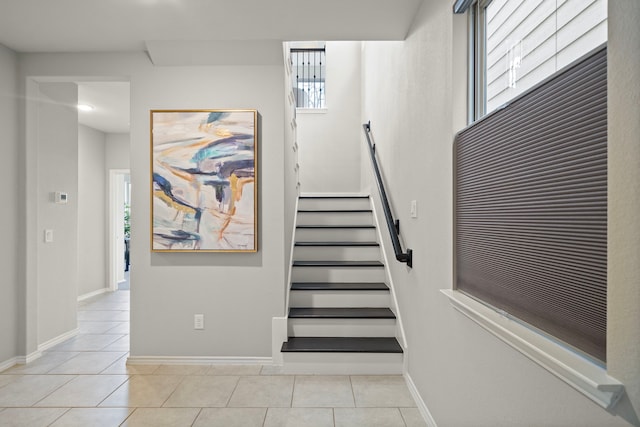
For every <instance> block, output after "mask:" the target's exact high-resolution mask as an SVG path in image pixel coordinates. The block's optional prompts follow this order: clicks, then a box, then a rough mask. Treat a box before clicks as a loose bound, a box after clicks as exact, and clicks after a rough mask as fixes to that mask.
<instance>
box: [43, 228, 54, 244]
mask: <svg viewBox="0 0 640 427" xmlns="http://www.w3.org/2000/svg"><path fill="white" fill-rule="evenodd" d="M44 242H45V243H51V242H53V230H44Z"/></svg>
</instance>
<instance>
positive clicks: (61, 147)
mask: <svg viewBox="0 0 640 427" xmlns="http://www.w3.org/2000/svg"><path fill="white" fill-rule="evenodd" d="M39 100H40V102H39V108H38V117H37V127H38V139H37V164H38V166H37V168H38V170H37V183H38V192H37V218H38V219H37V223H38V225H37V232H36V235H37V236H38V237H39V239H38V246H37V248H38V249H37V261H38V269H37V275H38V291H37V294H38V320H37V321H38V344H39V345H40V344H44V343H47V342H48V341H50V340H52V339H55V338H57V337H59V336H61V335H63V334H65V333H67V332H69V331H72V330H74V329H75V328H76V327H77V321H76V318H77V313H76V305H77V295H78V294H77V292H78V111H77V110H76V108H75V105H76V104H77V103H78V88H77V86H76V85H75V84H74V83H41V84H40V98H39ZM56 191H60V192H66V193H67V194H68V202H67V203H66V204H58V203H55V202H54V194H55V192H56ZM45 229H49V230H53V241H52V242H50V243H45V241H44V230H45Z"/></svg>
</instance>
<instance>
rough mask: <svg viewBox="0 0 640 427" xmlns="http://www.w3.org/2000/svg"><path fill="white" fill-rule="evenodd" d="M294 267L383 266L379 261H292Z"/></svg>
mask: <svg viewBox="0 0 640 427" xmlns="http://www.w3.org/2000/svg"><path fill="white" fill-rule="evenodd" d="M293 266H294V267H384V264H383V263H381V262H380V261H293Z"/></svg>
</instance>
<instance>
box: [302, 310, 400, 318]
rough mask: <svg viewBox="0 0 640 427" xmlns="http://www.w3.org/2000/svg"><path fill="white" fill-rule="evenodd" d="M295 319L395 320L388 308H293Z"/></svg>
mask: <svg viewBox="0 0 640 427" xmlns="http://www.w3.org/2000/svg"><path fill="white" fill-rule="evenodd" d="M289 318H293V319H395V318H396V315H395V314H393V311H391V310H389V309H388V308H386V307H308V308H306V307H292V308H290V309H289Z"/></svg>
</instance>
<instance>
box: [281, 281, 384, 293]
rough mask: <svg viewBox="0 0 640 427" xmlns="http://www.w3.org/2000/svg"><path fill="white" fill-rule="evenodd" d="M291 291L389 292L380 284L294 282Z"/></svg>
mask: <svg viewBox="0 0 640 427" xmlns="http://www.w3.org/2000/svg"><path fill="white" fill-rule="evenodd" d="M291 290H292V291H387V292H388V291H389V287H388V286H387V285H386V283H382V282H372V283H363V282H342V283H329V282H296V283H292V284H291Z"/></svg>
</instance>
